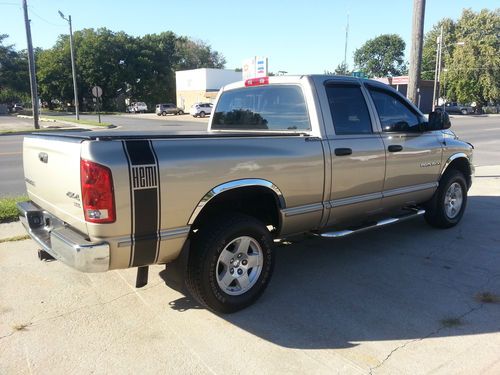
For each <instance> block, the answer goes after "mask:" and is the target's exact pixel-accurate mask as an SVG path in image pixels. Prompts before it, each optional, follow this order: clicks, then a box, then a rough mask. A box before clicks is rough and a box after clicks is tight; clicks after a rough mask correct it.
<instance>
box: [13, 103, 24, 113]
mask: <svg viewBox="0 0 500 375" xmlns="http://www.w3.org/2000/svg"><path fill="white" fill-rule="evenodd" d="M11 111H12V112H14V113H18V112H21V111H24V106H23V105H22V104H20V103H16V104H14V105H13V106H12V109H11Z"/></svg>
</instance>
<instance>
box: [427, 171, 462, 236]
mask: <svg viewBox="0 0 500 375" xmlns="http://www.w3.org/2000/svg"><path fill="white" fill-rule="evenodd" d="M466 206H467V182H466V181H465V177H464V175H463V174H462V173H461V172H459V171H457V170H455V169H452V170H450V171H447V172H446V173H445V174H444V175H443V177H442V178H441V181H440V182H439V187H438V190H437V191H436V193H435V194H434V197H433V198H432V199H431V200H430V201H429V202H428V203H427V205H426V212H425V219H426V221H427V222H428V223H429V224H430V225H432V226H434V227H437V228H451V227H453V226H455V225H457V224H458V223H459V222H460V220H461V219H462V216H463V214H464V211H465V207H466Z"/></svg>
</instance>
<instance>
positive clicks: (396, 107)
mask: <svg viewBox="0 0 500 375" xmlns="http://www.w3.org/2000/svg"><path fill="white" fill-rule="evenodd" d="M370 94H371V96H372V99H373V102H374V103H375V107H376V108H377V112H378V116H379V118H380V124H381V125H382V130H383V131H385V132H398V131H400V132H404V131H417V130H419V129H420V127H419V123H420V122H419V118H418V116H417V114H416V113H415V112H413V111H412V110H411V109H410V108H409V107H408V105H407V104H406V103H404V101H403V100H402V99H401V98H398V97H397V96H396V95H394V94H391V93H389V92H386V91H382V90H375V89H370Z"/></svg>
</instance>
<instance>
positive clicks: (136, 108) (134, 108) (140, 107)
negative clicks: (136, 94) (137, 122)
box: [127, 102, 148, 113]
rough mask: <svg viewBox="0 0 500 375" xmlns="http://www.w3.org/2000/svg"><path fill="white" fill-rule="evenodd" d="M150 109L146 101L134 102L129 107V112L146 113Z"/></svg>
mask: <svg viewBox="0 0 500 375" xmlns="http://www.w3.org/2000/svg"><path fill="white" fill-rule="evenodd" d="M147 111H148V106H147V105H146V103H144V102H132V104H130V105H129V106H128V107H127V112H128V113H145V112H147Z"/></svg>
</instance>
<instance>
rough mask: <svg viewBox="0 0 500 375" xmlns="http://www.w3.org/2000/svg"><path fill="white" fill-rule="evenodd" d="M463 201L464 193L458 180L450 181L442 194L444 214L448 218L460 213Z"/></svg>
mask: <svg viewBox="0 0 500 375" xmlns="http://www.w3.org/2000/svg"><path fill="white" fill-rule="evenodd" d="M463 202H464V194H463V191H462V186H461V185H460V184H459V183H458V182H454V183H452V184H451V185H450V187H449V188H448V190H447V191H446V194H445V196H444V209H445V212H446V216H448V218H450V219H454V218H456V217H457V215H458V214H459V213H460V209H461V208H462V204H463Z"/></svg>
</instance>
